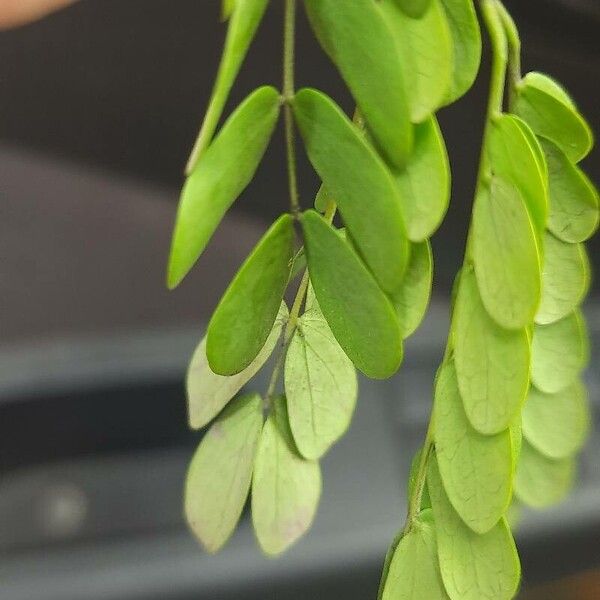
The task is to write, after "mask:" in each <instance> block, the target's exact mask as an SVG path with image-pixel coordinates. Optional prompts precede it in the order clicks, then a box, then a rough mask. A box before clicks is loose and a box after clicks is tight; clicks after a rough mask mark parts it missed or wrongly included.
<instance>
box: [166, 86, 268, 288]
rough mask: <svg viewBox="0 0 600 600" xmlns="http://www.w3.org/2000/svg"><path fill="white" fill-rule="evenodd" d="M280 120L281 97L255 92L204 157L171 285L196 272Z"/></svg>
mask: <svg viewBox="0 0 600 600" xmlns="http://www.w3.org/2000/svg"><path fill="white" fill-rule="evenodd" d="M278 115H279V92H278V91H277V90H276V89H275V88H272V87H262V88H259V89H258V90H256V91H254V92H253V93H252V94H251V95H250V96H248V98H246V100H244V102H242V104H240V106H239V107H238V108H237V109H236V110H235V112H234V113H233V114H232V115H231V117H229V119H228V120H227V122H226V123H225V125H223V128H222V129H221V131H220V132H219V134H218V136H217V137H216V138H215V140H214V142H213V143H212V144H211V146H210V147H209V148H208V150H207V151H206V152H205V153H204V154H203V155H202V157H201V158H200V160H199V161H198V164H197V165H196V166H195V168H194V170H193V172H192V173H191V175H190V176H189V177H188V178H187V180H186V182H185V185H184V187H183V191H182V193H181V200H180V203H179V209H178V211H177V219H176V222H175V231H174V233H173V241H172V245H171V255H170V257H169V268H168V276H167V284H168V286H169V288H170V289H173V288H174V287H176V286H177V285H178V284H179V283H180V282H181V280H182V279H183V278H184V277H185V275H186V274H187V272H188V271H189V270H190V269H191V268H192V266H193V265H194V263H195V262H196V260H197V259H198V257H199V256H200V254H202V252H203V250H204V248H205V247H206V245H207V244H208V241H209V240H210V238H211V237H212V235H213V233H214V232H215V229H216V228H217V227H218V225H219V223H220V221H221V219H222V218H223V215H224V214H225V213H226V212H227V209H228V208H229V207H230V206H231V204H232V203H233V202H234V201H235V199H236V198H237V197H238V196H239V195H240V194H241V193H242V191H243V190H244V188H245V187H246V186H247V185H248V184H249V183H250V181H251V180H252V177H253V176H254V173H255V171H256V169H257V167H258V165H259V163H260V161H261V159H262V157H263V154H264V152H265V150H266V148H267V144H268V143H269V139H270V138H271V134H272V132H273V128H274V127H275V123H276V121H277V116H278Z"/></svg>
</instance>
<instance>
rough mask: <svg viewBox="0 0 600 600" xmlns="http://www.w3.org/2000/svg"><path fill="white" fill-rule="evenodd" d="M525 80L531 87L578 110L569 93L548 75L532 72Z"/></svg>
mask: <svg viewBox="0 0 600 600" xmlns="http://www.w3.org/2000/svg"><path fill="white" fill-rule="evenodd" d="M524 80H525V81H526V82H527V83H528V84H529V85H531V86H533V87H535V88H537V89H538V90H542V91H543V92H546V94H549V95H550V96H554V98H556V99H557V100H558V101H559V102H561V103H562V104H564V105H565V106H568V107H570V108H573V109H577V107H576V106H575V102H573V99H572V98H571V96H569V94H568V92H567V91H566V90H565V88H563V87H562V85H560V83H558V82H557V81H556V80H555V79H553V78H552V77H550V76H548V75H546V74H545V73H538V72H537V71H531V72H530V73H527V75H525V78H524Z"/></svg>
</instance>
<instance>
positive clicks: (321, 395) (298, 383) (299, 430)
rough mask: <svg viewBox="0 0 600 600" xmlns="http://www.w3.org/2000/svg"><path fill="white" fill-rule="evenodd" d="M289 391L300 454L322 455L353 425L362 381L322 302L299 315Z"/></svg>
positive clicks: (292, 346)
mask: <svg viewBox="0 0 600 600" xmlns="http://www.w3.org/2000/svg"><path fill="white" fill-rule="evenodd" d="M285 392H286V397H287V405H288V412H289V417H290V427H291V430H292V433H293V435H294V440H295V442H296V446H297V447H298V450H299V452H300V454H302V456H304V457H305V458H308V459H318V458H320V457H321V456H323V454H325V452H327V450H329V448H330V447H331V446H332V444H333V443H335V442H336V441H337V440H338V439H339V438H340V437H341V436H342V435H343V434H344V433H345V432H346V430H347V429H348V427H349V426H350V421H351V420H352V415H353V414H354V407H355V405H356V398H357V395H358V381H357V378H356V371H355V370H354V366H353V365H352V361H351V360H350V359H349V358H348V357H347V356H346V355H345V354H344V351H343V350H342V349H341V348H340V346H339V344H338V343H337V341H336V339H335V337H334V336H333V333H332V332H331V329H330V328H329V326H328V325H327V321H325V317H324V316H323V314H322V313H321V311H320V310H319V308H317V307H315V308H312V309H310V310H308V311H307V312H306V313H304V314H303V315H302V317H300V319H299V320H298V325H297V329H296V332H295V334H294V337H293V338H292V341H291V343H290V346H289V348H288V352H287V356H286V359H285Z"/></svg>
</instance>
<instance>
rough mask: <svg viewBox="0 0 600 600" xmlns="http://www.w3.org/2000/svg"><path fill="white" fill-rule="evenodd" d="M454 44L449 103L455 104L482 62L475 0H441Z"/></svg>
mask: <svg viewBox="0 0 600 600" xmlns="http://www.w3.org/2000/svg"><path fill="white" fill-rule="evenodd" d="M442 5H443V7H444V9H445V10H446V16H447V18H448V25H449V26H450V34H451V35H452V40H453V47H454V69H453V73H452V81H451V84H450V91H449V93H448V95H447V97H446V104H452V103H453V102H455V101H456V100H458V99H459V98H460V97H461V96H463V95H464V94H466V93H467V92H468V91H469V90H470V89H471V86H472V85H473V82H474V81H475V78H476V77H477V73H478V72H479V64H480V62H481V30H480V29H479V21H478V20H477V13H476V12H475V6H474V4H473V0H442Z"/></svg>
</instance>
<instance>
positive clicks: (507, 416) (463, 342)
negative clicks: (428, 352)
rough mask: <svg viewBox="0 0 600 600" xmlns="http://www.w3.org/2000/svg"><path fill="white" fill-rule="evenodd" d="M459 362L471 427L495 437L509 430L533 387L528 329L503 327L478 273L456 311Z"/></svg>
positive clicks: (464, 278)
mask: <svg viewBox="0 0 600 600" xmlns="http://www.w3.org/2000/svg"><path fill="white" fill-rule="evenodd" d="M453 340H454V361H455V365H456V374H457V378H458V385H459V388H460V394H461V396H462V400H463V404H464V407H465V411H466V413H467V416H468V418H469V422H470V423H471V425H472V426H473V427H474V428H475V429H476V430H477V431H479V432H480V433H483V434H486V435H491V434H496V433H500V432H501V431H504V430H505V429H507V428H508V427H509V426H510V424H511V422H512V421H513V419H514V418H515V415H516V414H517V412H518V411H519V410H520V408H521V406H522V405H523V402H524V400H525V396H526V395H527V389H528V387H529V365H530V361H531V353H530V344H529V338H528V336H527V332H526V330H525V329H521V330H508V329H504V328H502V327H500V326H499V325H497V324H496V322H495V321H494V320H493V319H492V318H491V317H490V316H489V315H488V313H487V311H486V310H485V308H484V306H483V304H482V302H481V298H480V297H479V290H478V289H477V282H476V281H475V275H474V273H473V271H472V270H464V271H463V274H462V275H461V283H460V287H459V291H458V296H457V299H456V305H455V308H454V333H453Z"/></svg>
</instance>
